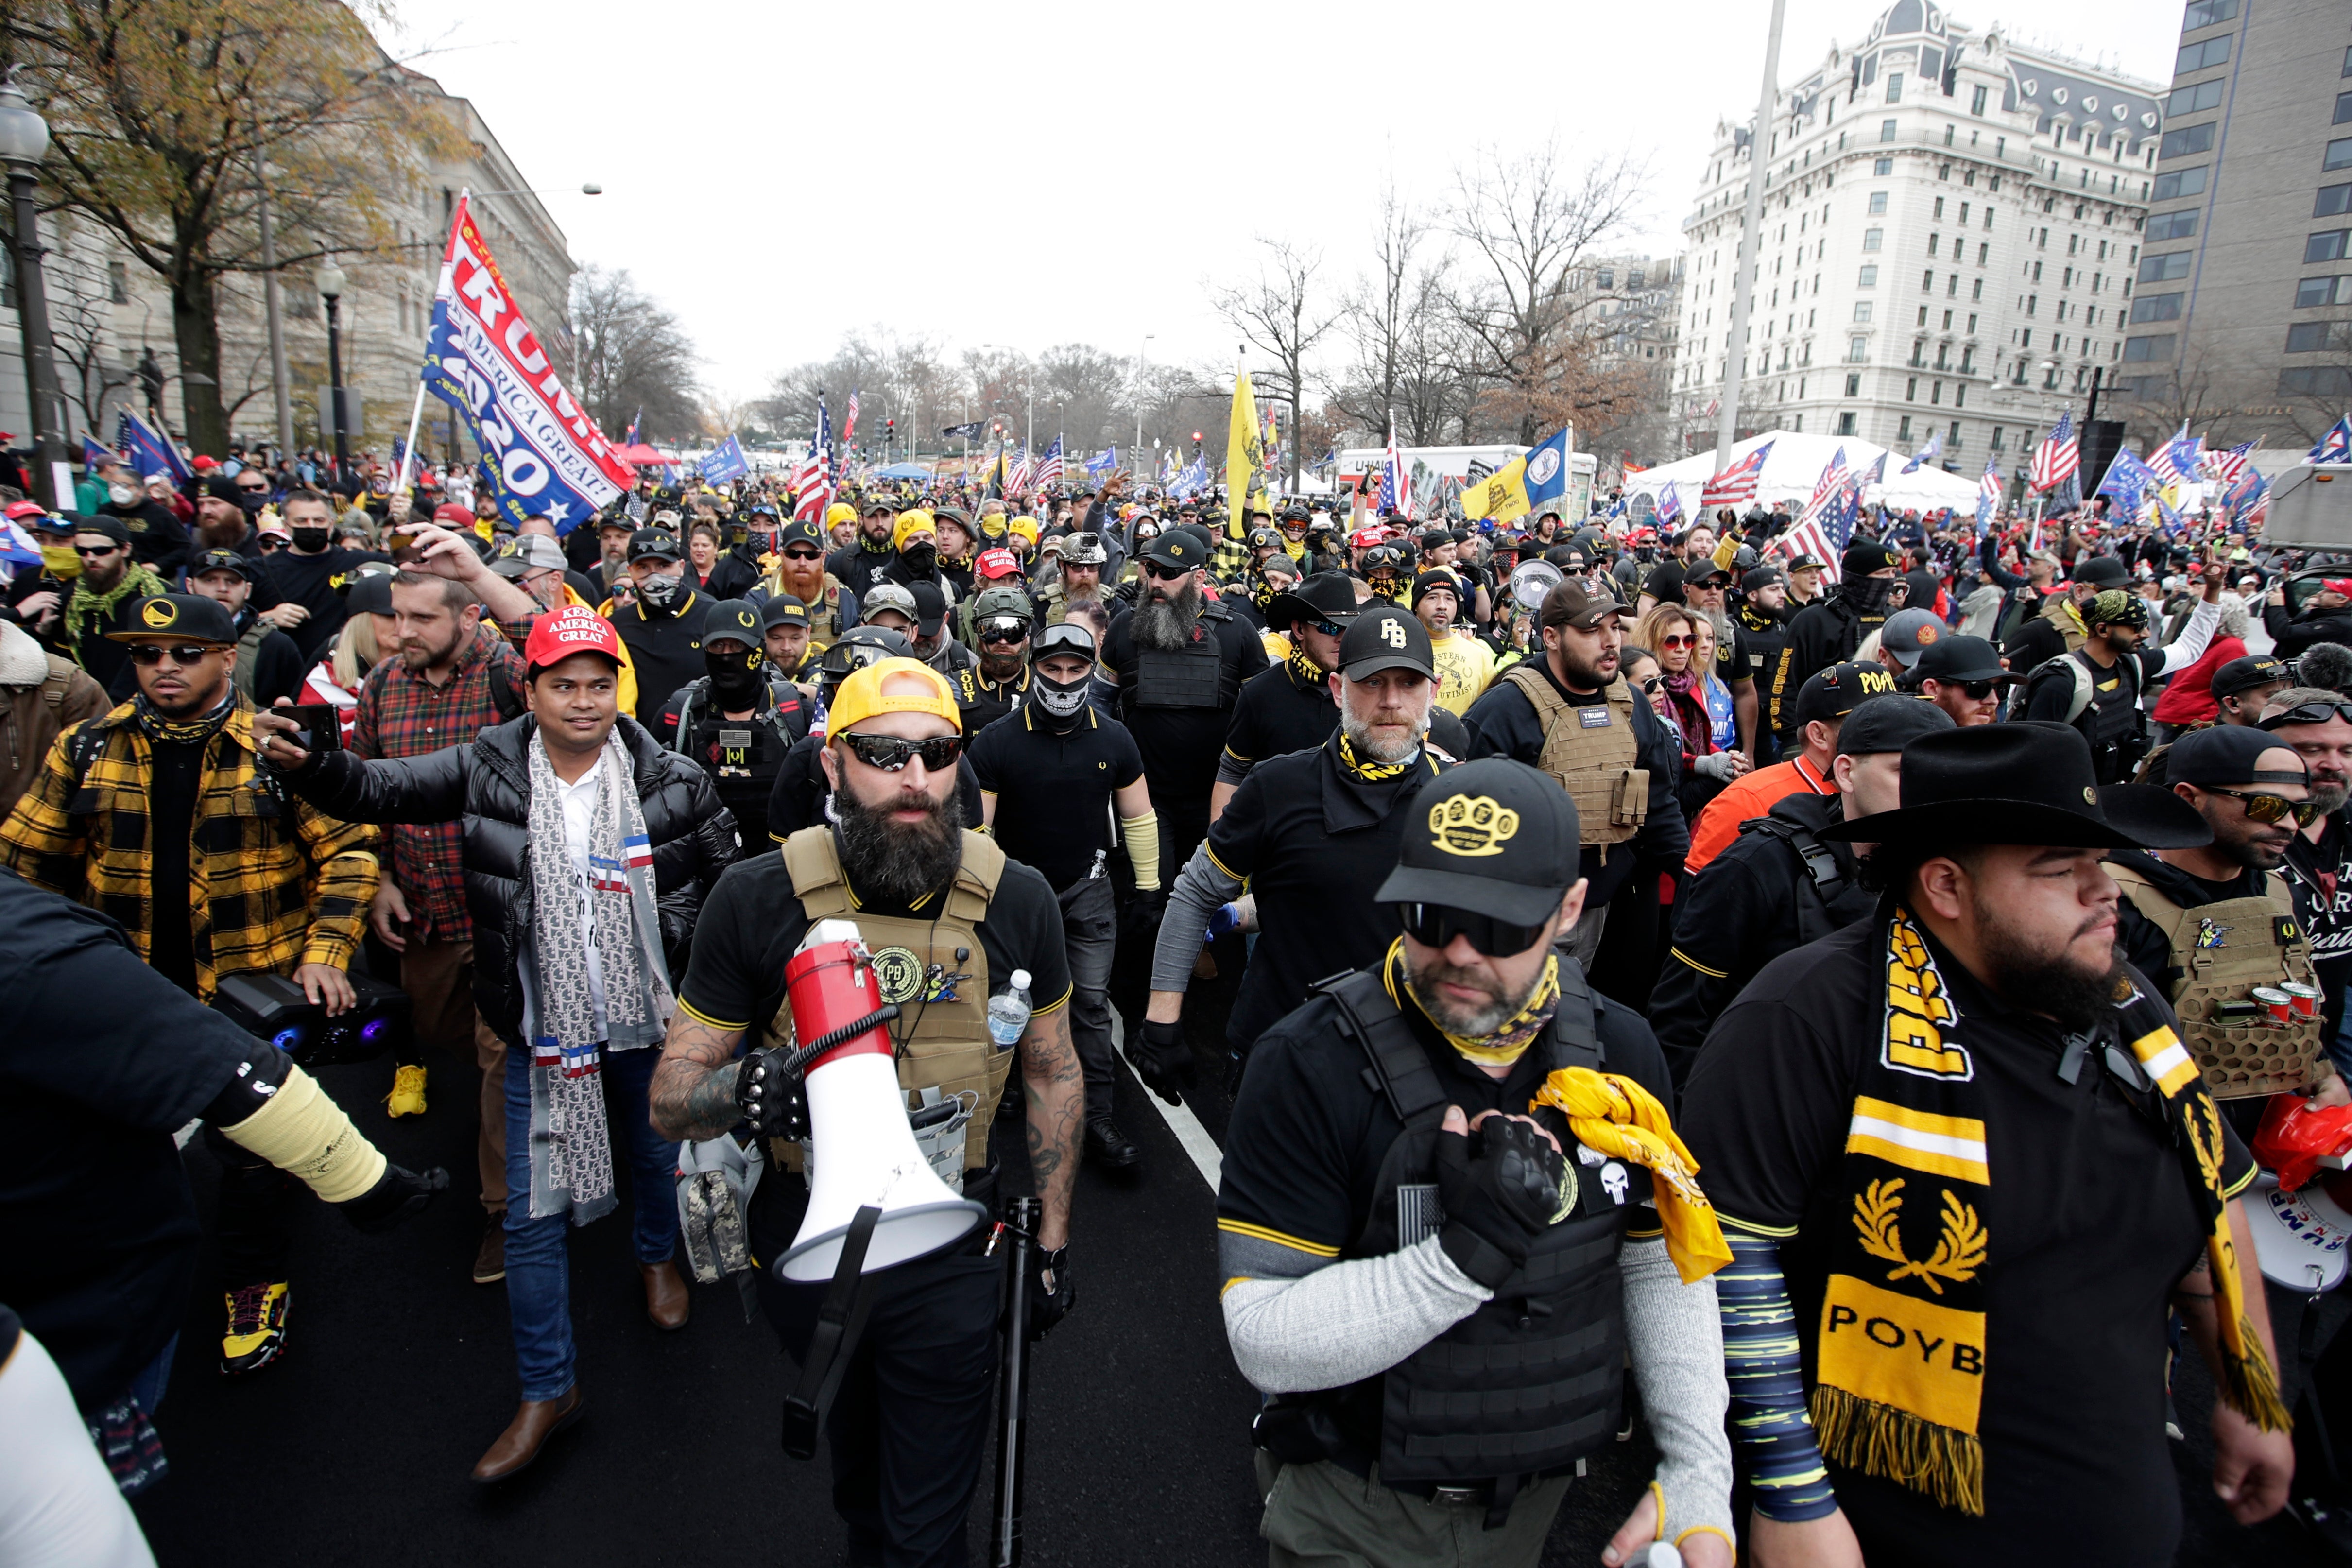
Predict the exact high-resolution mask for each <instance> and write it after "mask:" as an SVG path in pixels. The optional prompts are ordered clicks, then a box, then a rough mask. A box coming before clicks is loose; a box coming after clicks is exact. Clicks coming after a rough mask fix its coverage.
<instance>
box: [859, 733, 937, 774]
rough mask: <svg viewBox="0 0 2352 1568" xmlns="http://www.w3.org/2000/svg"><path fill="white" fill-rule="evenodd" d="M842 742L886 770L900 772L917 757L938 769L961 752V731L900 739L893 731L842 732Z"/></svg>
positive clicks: (863, 760) (868, 763)
mask: <svg viewBox="0 0 2352 1568" xmlns="http://www.w3.org/2000/svg"><path fill="white" fill-rule="evenodd" d="M841 740H842V743H843V744H844V745H845V746H847V747H848V748H849V750H850V753H851V754H852V755H854V756H855V757H856V759H857V760H858V761H859V762H861V763H865V764H866V766H867V767H869V768H876V769H879V770H880V771H881V772H883V773H902V772H904V771H905V770H906V766H907V764H908V763H910V762H913V761H914V760H915V759H916V758H917V757H920V758H922V759H923V766H924V768H925V769H926V770H928V771H929V772H931V773H945V772H947V771H948V770H949V769H950V768H952V767H954V766H955V764H956V759H957V758H958V757H960V756H961V755H962V754H963V737H962V736H961V735H935V736H933V737H931V738H930V739H929V740H928V741H902V740H900V739H899V738H898V736H896V735H858V734H848V735H844V736H843V737H842V738H841Z"/></svg>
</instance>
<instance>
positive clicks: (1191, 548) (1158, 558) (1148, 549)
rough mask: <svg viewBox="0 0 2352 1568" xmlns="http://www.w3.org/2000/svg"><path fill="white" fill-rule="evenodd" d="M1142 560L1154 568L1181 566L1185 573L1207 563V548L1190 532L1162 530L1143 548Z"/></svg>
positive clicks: (1184, 530) (1184, 529) (1185, 530)
mask: <svg viewBox="0 0 2352 1568" xmlns="http://www.w3.org/2000/svg"><path fill="white" fill-rule="evenodd" d="M1143 558H1144V559H1145V560H1146V561H1149V562H1150V563H1152V564H1154V565H1155V566H1181V567H1182V568H1184V569H1185V570H1186V571H1191V570H1192V569H1193V568H1194V567H1198V566H1205V565H1207V564H1208V563H1209V548H1208V546H1207V545H1205V544H1202V542H1201V541H1200V539H1199V538H1198V536H1196V535H1195V534H1194V533H1193V532H1192V530H1190V529H1186V528H1170V529H1163V530H1162V531H1160V536H1159V537H1158V538H1156V539H1154V540H1153V541H1152V542H1150V544H1147V545H1145V546H1144V547H1143Z"/></svg>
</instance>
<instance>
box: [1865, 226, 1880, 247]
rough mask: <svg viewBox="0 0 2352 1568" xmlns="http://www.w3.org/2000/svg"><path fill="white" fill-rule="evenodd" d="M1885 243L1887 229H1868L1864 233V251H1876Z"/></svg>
mask: <svg viewBox="0 0 2352 1568" xmlns="http://www.w3.org/2000/svg"><path fill="white" fill-rule="evenodd" d="M1885 243H1886V231H1885V229H1883V228H1866V229H1864V230H1863V231H1862V247H1863V248H1864V250H1876V249H1878V248H1880V247H1883V246H1884V245H1885Z"/></svg>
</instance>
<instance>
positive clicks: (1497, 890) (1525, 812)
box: [1373, 757, 1583, 926]
mask: <svg viewBox="0 0 2352 1568" xmlns="http://www.w3.org/2000/svg"><path fill="white" fill-rule="evenodd" d="M1582 865H1583V847H1582V844H1581V841H1580V835H1579V832H1578V829H1577V821H1576V804H1575V803H1574V802H1573V801H1571V800H1570V799H1569V798H1568V795H1567V792H1566V791H1564V790H1562V789H1561V788H1560V787H1559V784H1555V783H1553V782H1552V780H1551V779H1550V777H1549V775H1547V774H1544V773H1538V772H1537V771H1536V770H1535V769H1533V768H1531V767H1529V766H1528V764H1527V763H1515V762H1513V761H1511V760H1510V759H1509V758H1507V757H1486V758H1484V759H1482V760H1480V761H1478V762H1475V763H1463V764H1462V765H1461V766H1460V767H1458V768H1452V769H1449V770H1447V771H1446V772H1444V773H1440V774H1438V775H1437V777H1435V778H1433V779H1432V780H1430V781H1429V782H1428V783H1427V784H1423V785H1422V787H1421V793H1420V795H1417V796H1415V797H1414V799H1413V803H1412V809H1411V810H1410V811H1409V812H1407V814H1406V816H1405V830H1404V842H1403V844H1402V847H1400V848H1399V850H1398V853H1397V867H1396V869H1395V870H1393V871H1391V872H1390V873H1389V877H1388V880H1387V881H1385V882H1382V883H1381V890H1380V891H1379V892H1378V893H1376V894H1375V895H1373V896H1374V898H1375V899H1377V900H1379V901H1380V902H1381V903H1384V904H1440V905H1444V907H1446V908H1449V909H1457V910H1469V911H1471V912H1472V913H1474V914H1482V915H1485V916H1486V917H1487V918H1488V919H1490V920H1496V921H1507V922H1508V923H1510V924H1512V925H1527V926H1533V925H1541V924H1542V923H1543V922H1544V921H1546V920H1547V919H1549V917H1550V915H1551V913H1552V911H1553V910H1557V909H1559V900H1560V899H1561V898H1562V896H1563V895H1565V894H1566V893H1567V891H1568V889H1570V888H1571V887H1573V886H1574V885H1575V883H1576V879H1578V878H1579V877H1580V876H1582V875H1583V869H1582Z"/></svg>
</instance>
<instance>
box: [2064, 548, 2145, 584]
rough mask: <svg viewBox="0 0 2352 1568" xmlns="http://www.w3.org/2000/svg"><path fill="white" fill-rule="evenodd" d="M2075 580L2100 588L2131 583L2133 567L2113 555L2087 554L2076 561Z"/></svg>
mask: <svg viewBox="0 0 2352 1568" xmlns="http://www.w3.org/2000/svg"><path fill="white" fill-rule="evenodd" d="M2074 581H2075V582H2077V583H2083V584H2090V585H2091V586H2094V587H2099V588H2125V587H2129V586H2130V585H2131V569H2130V568H2129V567H2127V566H2126V565H2125V564H2124V563H2122V562H2120V561H2118V560H2116V558H2115V557H2114V556H2112V555H2086V556H2084V557H2083V559H2081V560H2080V561H2077V562H2075V563H2074Z"/></svg>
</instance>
